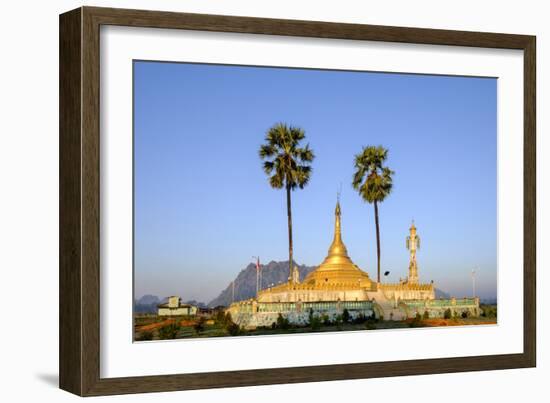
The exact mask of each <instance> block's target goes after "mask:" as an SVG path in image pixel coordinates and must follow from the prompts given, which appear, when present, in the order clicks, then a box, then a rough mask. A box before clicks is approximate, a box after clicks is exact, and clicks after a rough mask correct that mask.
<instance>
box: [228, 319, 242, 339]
mask: <svg viewBox="0 0 550 403" xmlns="http://www.w3.org/2000/svg"><path fill="white" fill-rule="evenodd" d="M226 329H227V332H228V333H229V334H230V335H231V336H238V335H240V334H241V333H242V332H243V330H242V329H241V327H240V326H239V325H237V324H236V323H233V322H231V323H230V324H229V325H227V327H226Z"/></svg>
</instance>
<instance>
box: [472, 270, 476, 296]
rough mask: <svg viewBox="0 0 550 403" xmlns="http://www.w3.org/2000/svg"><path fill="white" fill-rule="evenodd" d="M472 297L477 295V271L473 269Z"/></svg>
mask: <svg viewBox="0 0 550 403" xmlns="http://www.w3.org/2000/svg"><path fill="white" fill-rule="evenodd" d="M472 297H474V298H475V297H476V271H475V269H472Z"/></svg>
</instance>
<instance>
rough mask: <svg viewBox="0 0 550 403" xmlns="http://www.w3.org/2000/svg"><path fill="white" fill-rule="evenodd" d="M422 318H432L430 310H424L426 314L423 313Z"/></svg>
mask: <svg viewBox="0 0 550 403" xmlns="http://www.w3.org/2000/svg"><path fill="white" fill-rule="evenodd" d="M422 319H424V320H426V319H430V313H429V312H428V311H424V315H422Z"/></svg>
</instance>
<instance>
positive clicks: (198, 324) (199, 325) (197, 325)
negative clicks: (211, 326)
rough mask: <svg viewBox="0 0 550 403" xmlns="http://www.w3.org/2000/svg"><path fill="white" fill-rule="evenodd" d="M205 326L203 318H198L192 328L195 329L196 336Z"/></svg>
mask: <svg viewBox="0 0 550 403" xmlns="http://www.w3.org/2000/svg"><path fill="white" fill-rule="evenodd" d="M205 325H206V318H205V317H204V316H200V317H199V318H198V319H197V321H196V322H195V325H194V326H193V328H194V329H195V332H197V334H200V333H201V332H202V331H203V330H204V327H205Z"/></svg>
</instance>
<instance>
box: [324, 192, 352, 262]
mask: <svg viewBox="0 0 550 403" xmlns="http://www.w3.org/2000/svg"><path fill="white" fill-rule="evenodd" d="M341 215H342V211H341V209H340V195H338V200H337V201H336V208H335V209H334V239H333V240H332V244H331V245H330V247H329V249H328V256H334V255H338V256H346V257H347V256H348V251H347V249H346V245H344V242H343V241H342V223H341Z"/></svg>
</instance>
